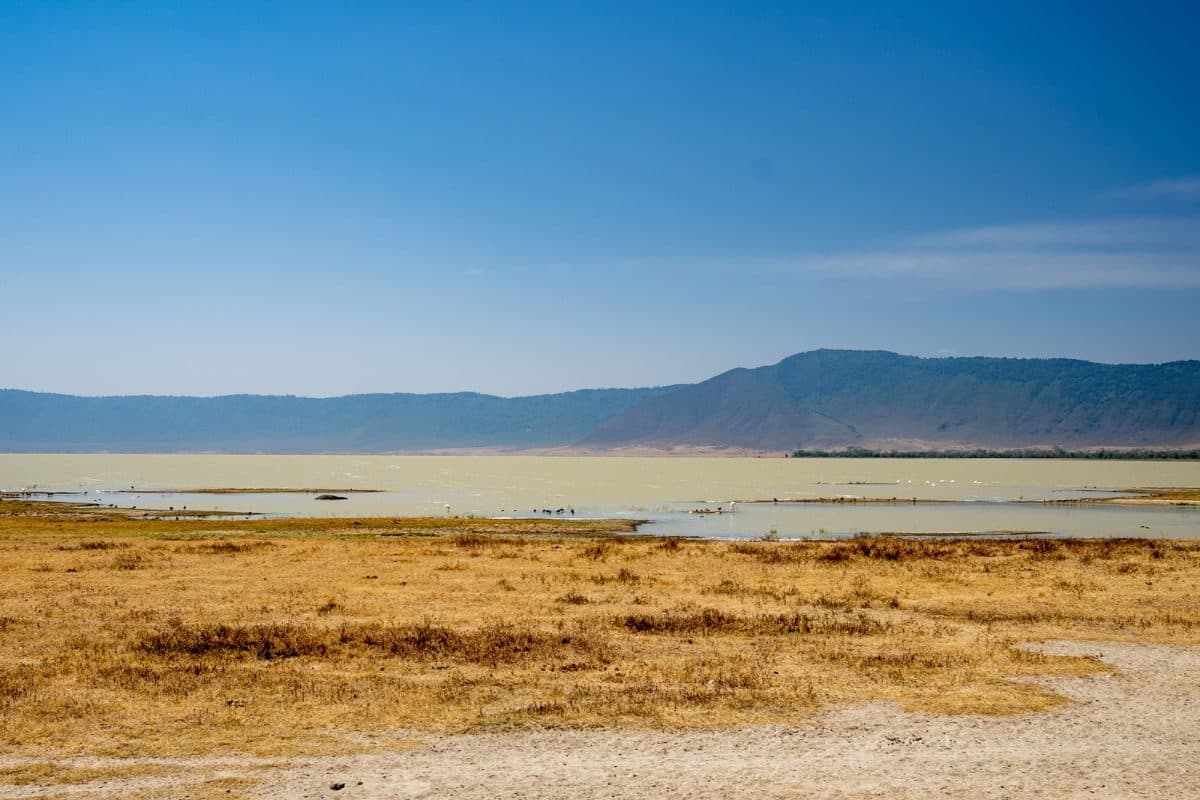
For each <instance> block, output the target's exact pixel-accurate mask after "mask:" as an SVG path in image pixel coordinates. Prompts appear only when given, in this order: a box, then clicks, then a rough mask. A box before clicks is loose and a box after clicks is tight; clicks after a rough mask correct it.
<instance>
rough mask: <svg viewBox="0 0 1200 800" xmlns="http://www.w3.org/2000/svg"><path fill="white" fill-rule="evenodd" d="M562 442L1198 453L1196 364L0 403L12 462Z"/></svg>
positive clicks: (892, 357)
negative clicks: (553, 390)
mask: <svg viewBox="0 0 1200 800" xmlns="http://www.w3.org/2000/svg"><path fill="white" fill-rule="evenodd" d="M573 445H574V446H579V447H582V448H585V449H587V450H591V451H604V450H610V449H619V448H663V449H668V448H677V447H683V448H688V447H699V448H704V447H716V448H746V449H754V450H764V451H774V452H779V451H792V450H798V449H800V450H831V449H840V448H847V447H854V448H861V449H862V450H873V451H892V450H899V451H918V450H922V449H936V450H956V451H967V450H979V449H984V450H1002V449H1003V450H1008V449H1012V448H1029V447H1036V448H1044V447H1054V446H1057V447H1061V448H1064V449H1073V450H1076V451H1080V450H1084V449H1086V448H1100V447H1108V448H1143V449H1151V448H1175V449H1186V448H1196V447H1197V446H1200V361H1176V362H1172V363H1168V364H1144V365H1143V364H1122V365H1113V364H1095V363H1092V362H1088V361H1072V360H1068V359H1014V358H915V357H912V356H901V355H896V354H895V353H887V352H878V351H872V352H862V351H846V350H817V351H814V352H810V353H801V354H799V355H795V356H792V357H790V358H786V359H784V360H783V361H781V362H779V363H778V364H774V365H771V366H766V367H759V368H757V369H735V370H731V371H729V372H726V373H723V374H721V375H718V376H716V377H714V378H711V379H709V380H706V381H703V382H701V383H698V384H694V385H685V386H672V387H662V388H656V389H598V390H584V391H578V392H568V393H564V394H554V395H541V396H537V397H517V398H502V397H493V396H489V395H482V394H471V393H461V394H435V395H413V394H374V395H353V396H349V397H336V398H327V399H312V398H302V397H277V396H255V395H233V396H228V397H214V398H198V397H150V396H139V397H72V396H68V395H54V394H36V393H32V392H21V391H14V390H6V391H0V450H4V451H8V452H25V451H33V452H47V451H49V452H54V451H59V452H65V451H83V452H88V451H115V452H180V451H182V452H199V451H210V452H240V453H247V452H249V453H253V452H272V453H302V452H310V453H312V452H361V453H382V452H404V451H420V450H434V449H441V448H504V449H514V450H516V449H523V448H553V447H568V446H573ZM1040 455H1041V454H1038V455H1037V456H1035V457H1039V456H1040ZM1054 457H1060V458H1061V457H1066V456H1061V455H1056V456H1054ZM1088 457H1096V456H1090V455H1089V456H1088ZM1121 457H1128V456H1127V455H1126V454H1122V456H1121Z"/></svg>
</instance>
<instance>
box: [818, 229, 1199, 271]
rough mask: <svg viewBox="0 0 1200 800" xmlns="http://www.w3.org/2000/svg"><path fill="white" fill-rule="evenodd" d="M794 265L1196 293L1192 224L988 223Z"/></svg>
mask: <svg viewBox="0 0 1200 800" xmlns="http://www.w3.org/2000/svg"><path fill="white" fill-rule="evenodd" d="M802 267H803V268H805V269H808V270H816V271H820V272H825V273H833V274H836V275H840V276H844V277H890V278H911V279H914V280H929V281H939V282H944V283H952V284H956V285H962V286H967V287H980V288H1000V289H1066V288H1075V289H1081V288H1112V287H1154V288H1172V287H1177V288H1200V218H1186V219H1180V218H1162V219H1160V218H1120V219H1108V220H1088V221H1083V222H1048V223H1038V224H1029V225H992V226H985V227H979V228H970V229H964V230H952V231H945V232H941V233H934V234H927V235H923V236H918V237H915V238H913V239H910V240H907V241H905V242H902V243H900V244H898V245H897V246H895V247H892V248H886V249H879V250H875V251H869V252H862V253H846V254H837V255H832V256H829V257H824V258H815V259H808V260H806V261H804V262H802Z"/></svg>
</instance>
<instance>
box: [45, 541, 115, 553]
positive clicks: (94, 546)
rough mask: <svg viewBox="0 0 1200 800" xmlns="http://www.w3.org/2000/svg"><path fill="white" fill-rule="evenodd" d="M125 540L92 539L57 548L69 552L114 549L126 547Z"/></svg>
mask: <svg viewBox="0 0 1200 800" xmlns="http://www.w3.org/2000/svg"><path fill="white" fill-rule="evenodd" d="M128 546H129V545H128V544H127V543H125V542H111V541H107V540H105V539H94V540H90V541H86V542H76V543H75V544H62V545H59V546H58V548H57V549H59V550H63V551H67V552H71V551H75V550H114V549H116V548H118V547H128Z"/></svg>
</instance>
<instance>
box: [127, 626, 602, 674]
mask: <svg viewBox="0 0 1200 800" xmlns="http://www.w3.org/2000/svg"><path fill="white" fill-rule="evenodd" d="M132 645H133V648H134V649H135V650H137V651H139V652H142V653H146V654H148V655H154V656H159V657H164V658H171V657H178V656H190V657H196V656H229V655H236V656H252V657H254V658H258V659H262V660H273V659H281V658H303V657H314V658H328V657H332V656H346V655H352V654H354V653H356V652H357V653H361V654H364V655H366V654H372V655H382V656H388V657H393V658H402V659H408V660H414V661H419V660H439V659H441V660H447V661H457V662H462V663H467V664H484V665H495V664H504V663H515V662H520V661H525V660H528V659H535V658H541V659H566V658H572V659H578V658H579V657H584V656H586V657H590V658H593V659H600V658H602V657H603V655H604V647H603V646H602V644H601V643H599V642H597V641H595V640H594V639H593V638H591V637H589V636H587V635H585V634H583V633H575V634H549V633H545V632H543V631H537V630H531V629H523V628H517V627H515V626H512V625H505V624H493V625H486V626H484V627H482V628H478V629H476V630H473V631H466V632H462V631H457V630H453V629H451V628H447V627H445V626H441V625H435V624H433V623H430V622H421V623H415V624H413V623H410V624H393V625H388V624H383V623H364V624H357V625H351V624H346V625H341V626H339V627H331V626H318V625H296V624H279V625H223V624H217V625H212V624H207V625H186V624H183V623H181V622H175V623H172V624H171V625H168V626H166V627H163V628H159V629H157V630H152V631H147V632H145V633H143V634H141V635H140V636H139V637H137V638H136V639H134V641H133V643H132Z"/></svg>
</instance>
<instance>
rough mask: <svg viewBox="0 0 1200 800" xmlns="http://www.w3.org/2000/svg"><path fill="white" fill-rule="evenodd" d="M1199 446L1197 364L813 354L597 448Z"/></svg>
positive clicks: (598, 435) (608, 434)
mask: <svg viewBox="0 0 1200 800" xmlns="http://www.w3.org/2000/svg"><path fill="white" fill-rule="evenodd" d="M1197 442H1200V361H1180V362H1173V363H1168V364H1158V365H1111V364H1096V363H1092V362H1088V361H1074V360H1068V359H1014V358H915V357H912V356H901V355H897V354H895V353H888V352H878V351H875V352H863V351H844V350H817V351H814V352H810V353H800V354H798V355H794V356H791V357H789V358H786V359H784V360H783V361H781V362H779V363H778V364H774V365H771V366H766V367H759V368H757V369H735V370H730V371H729V372H726V373H723V374H721V375H718V376H716V377H714V378H711V379H709V380H707V381H704V382H702V383H698V384H695V385H692V386H685V387H680V388H678V389H676V390H674V391H672V392H668V393H666V394H663V395H660V396H658V397H654V398H648V399H647V400H645V401H643V402H641V403H639V404H638V405H636V406H633V407H631V408H629V409H628V410H626V411H624V412H623V413H621V414H618V415H617V416H616V417H614V418H613V419H611V420H609V421H608V422H606V423H605V424H604V425H602V426H601V427H600V428H599V429H597V430H596V431H594V432H593V433H592V434H590V435H589V436H588V437H587V438H586V439H585V440H584V441H583V442H582V444H584V445H585V446H590V447H597V448H613V447H630V446H639V447H654V446H658V447H672V446H676V447H677V446H688V445H690V446H703V445H719V446H723V447H738V448H751V449H762V450H791V449H796V448H801V447H825V448H830V447H844V446H860V447H870V446H881V445H882V446H890V445H896V444H902V445H906V446H918V447H942V448H944V447H962V446H973V447H1026V446H1037V445H1061V446H1072V447H1090V446H1099V445H1112V446H1135V445H1137V446H1160V447H1163V446H1165V447H1176V446H1182V445H1194V444H1196V443H1197Z"/></svg>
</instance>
